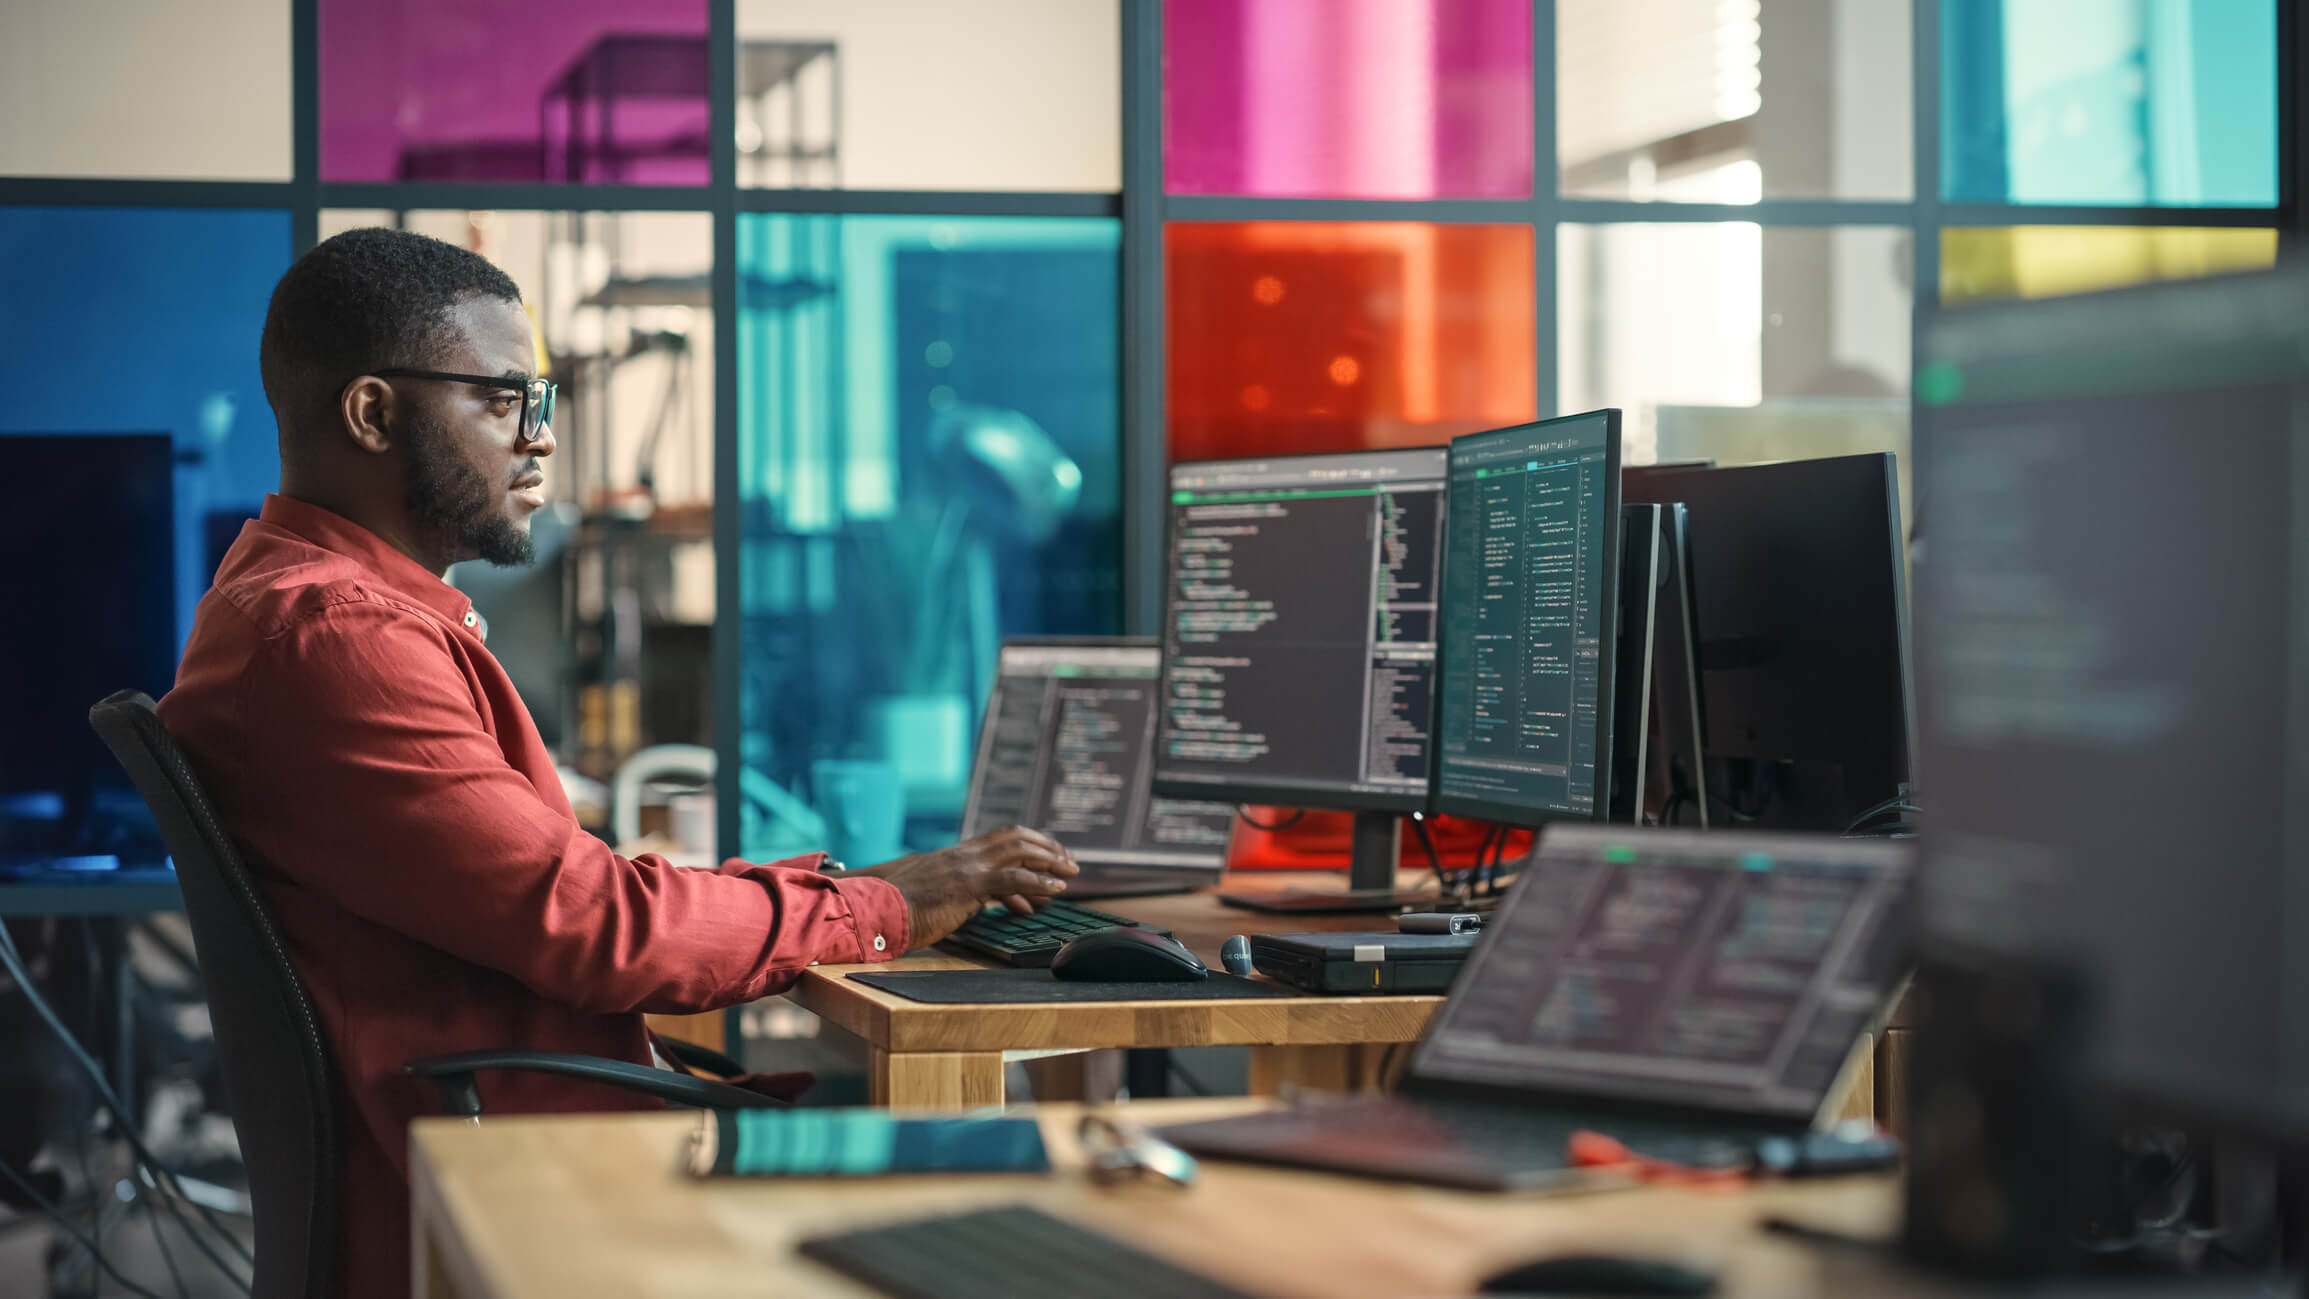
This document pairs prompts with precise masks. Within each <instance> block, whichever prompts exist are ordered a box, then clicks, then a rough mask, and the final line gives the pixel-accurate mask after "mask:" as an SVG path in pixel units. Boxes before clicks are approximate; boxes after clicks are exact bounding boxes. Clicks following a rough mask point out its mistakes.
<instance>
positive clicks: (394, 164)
mask: <svg viewBox="0 0 2309 1299" xmlns="http://www.w3.org/2000/svg"><path fill="white" fill-rule="evenodd" d="M320 21H321V68H320V80H321V178H322V179H323V180H333V181H381V180H507V181H541V180H543V181H583V182H586V183H591V184H629V185H703V184H705V183H706V172H707V161H706V142H707V136H708V131H707V120H706V70H707V59H706V3H705V0H320Z"/></svg>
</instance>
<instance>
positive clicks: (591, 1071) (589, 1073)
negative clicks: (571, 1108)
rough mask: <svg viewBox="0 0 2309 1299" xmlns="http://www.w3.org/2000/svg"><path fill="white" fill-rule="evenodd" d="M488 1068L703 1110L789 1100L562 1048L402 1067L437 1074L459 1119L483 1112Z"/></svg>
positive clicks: (442, 1058) (467, 1054) (466, 1055)
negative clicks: (482, 1082) (578, 1081)
mask: <svg viewBox="0 0 2309 1299" xmlns="http://www.w3.org/2000/svg"><path fill="white" fill-rule="evenodd" d="M483 1069H526V1070H529V1071H531V1072H533V1073H550V1074H558V1075H560V1076H562V1077H565V1078H582V1079H584V1080H585V1081H587V1082H595V1083H603V1084H606V1085H608V1086H611V1087H618V1088H622V1089H624V1090H626V1091H630V1092H640V1093H641V1094H643V1095H645V1096H655V1097H657V1098H658V1099H659V1100H666V1101H672V1102H674V1103H675V1104H677V1105H689V1106H694V1107H696V1108H698V1109H714V1110H749V1109H770V1108H774V1107H777V1106H782V1105H784V1104H785V1102H784V1101H781V1100H777V1099H776V1098H774V1097H769V1096H764V1095H762V1094H761V1093H759V1092H750V1091H747V1090H746V1089H745V1088H743V1087H732V1086H730V1085H729V1084H728V1083H725V1082H717V1081H715V1080H713V1079H711V1078H696V1077H692V1076H690V1075H689V1074H680V1073H673V1072H671V1071H669V1070H665V1069H654V1068H651V1067H650V1066H648V1065H641V1064H632V1063H629V1062H627V1061H624V1060H604V1059H602V1058H601V1057H599V1056H591V1055H573V1054H570V1053H568V1052H563V1051H512V1050H505V1051H460V1052H458V1053H456V1054H455V1055H436V1056H428V1057H426V1058H425V1059H422V1060H412V1061H410V1062H409V1063H408V1064H406V1065H403V1066H402V1072H404V1073H409V1074H414V1075H416V1076H417V1077H420V1078H430V1079H432V1080H433V1083H434V1085H435V1086H437V1087H439V1088H440V1089H441V1108H442V1109H443V1110H445V1111H447V1112H448V1113H449V1114H452V1115H455V1116H457V1117H460V1118H471V1117H475V1116H478V1115H479V1114H480V1113H481V1092H480V1089H479V1088H478V1087H477V1086H476V1085H475V1083H474V1075H475V1074H476V1073H478V1072H480V1071H481V1070H483Z"/></svg>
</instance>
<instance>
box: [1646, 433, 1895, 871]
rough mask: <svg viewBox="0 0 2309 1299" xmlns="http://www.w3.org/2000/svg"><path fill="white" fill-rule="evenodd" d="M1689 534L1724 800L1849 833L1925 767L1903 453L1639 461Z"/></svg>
mask: <svg viewBox="0 0 2309 1299" xmlns="http://www.w3.org/2000/svg"><path fill="white" fill-rule="evenodd" d="M1624 487H1625V491H1626V493H1627V499H1628V500H1629V501H1631V502H1637V501H1644V502H1655V503H1659V504H1668V503H1671V502H1681V503H1682V504H1683V505H1684V507H1685V512H1686V518H1687V526H1688V527H1689V529H1690V552H1691V553H1690V574H1689V575H1690V578H1691V581H1692V584H1693V597H1692V598H1693V605H1694V622H1695V626H1694V628H1693V630H1694V633H1695V638H1696V640H1697V643H1698V659H1699V670H1700V673H1699V674H1700V683H1699V691H1700V695H1701V696H1702V706H1703V720H1702V730H1703V732H1704V744H1705V750H1706V753H1707V756H1708V758H1709V760H1710V766H1711V773H1710V774H1711V775H1714V776H1721V777H1723V786H1724V787H1722V788H1720V789H1718V790H1716V791H1714V796H1715V798H1716V799H1717V800H1718V801H1719V803H1720V804H1722V805H1726V806H1728V807H1730V808H1734V809H1737V810H1738V812H1739V814H1740V816H1741V817H1742V818H1753V819H1754V821H1755V823H1757V824H1761V825H1773V826H1781V827H1786V828H1791V829H1808V830H1829V831H1841V830H1843V829H1844V828H1845V827H1846V826H1848V825H1849V824H1850V823H1851V821H1852V819H1853V818H1854V817H1856V816H1858V815H1859V814H1860V813H1861V812H1863V811H1866V810H1867V809H1868V808H1869V807H1871V806H1873V805H1875V804H1877V803H1878V802H1881V801H1882V800H1885V799H1888V798H1890V797H1892V796H1893V795H1894V794H1895V793H1897V792H1898V791H1899V788H1900V786H1901V784H1902V782H1904V781H1907V780H1908V779H1909V773H1910V771H1911V768H1912V764H1911V761H1910V753H1911V741H1910V735H1911V725H1910V717H1911V715H1912V713H1911V704H1910V684H1909V682H1910V676H1909V668H1908V652H1907V597H1906V594H1905V590H1904V587H1905V580H1906V579H1905V569H1906V560H1905V556H1904V554H1903V550H1904V542H1903V537H1902V531H1901V524H1900V496H1899V485H1898V479H1897V476H1896V473H1895V468H1894V462H1893V458H1892V456H1891V455H1890V454H1875V455H1856V456H1830V457H1826V458H1823V459H1818V460H1796V461H1788V462H1785V463H1781V464H1770V465H1742V466H1737V467H1733V468H1725V469H1672V470H1659V471H1654V472H1643V471H1637V470H1631V471H1629V472H1628V473H1627V474H1626V475H1625V476H1624Z"/></svg>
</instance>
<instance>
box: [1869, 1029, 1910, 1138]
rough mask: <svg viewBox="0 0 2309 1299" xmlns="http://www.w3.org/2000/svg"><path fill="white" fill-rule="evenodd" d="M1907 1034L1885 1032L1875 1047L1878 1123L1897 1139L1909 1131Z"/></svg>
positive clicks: (1902, 1031)
mask: <svg viewBox="0 0 2309 1299" xmlns="http://www.w3.org/2000/svg"><path fill="white" fill-rule="evenodd" d="M1908 1033H1909V1030H1907V1029H1905V1028H1888V1029H1885V1030H1884V1040H1883V1041H1882V1042H1879V1043H1877V1044H1876V1121H1877V1122H1879V1123H1881V1124H1883V1125H1884V1130H1885V1131H1887V1132H1890V1133H1892V1134H1893V1135H1894V1136H1901V1135H1904V1134H1905V1133H1906V1132H1907V1130H1908Z"/></svg>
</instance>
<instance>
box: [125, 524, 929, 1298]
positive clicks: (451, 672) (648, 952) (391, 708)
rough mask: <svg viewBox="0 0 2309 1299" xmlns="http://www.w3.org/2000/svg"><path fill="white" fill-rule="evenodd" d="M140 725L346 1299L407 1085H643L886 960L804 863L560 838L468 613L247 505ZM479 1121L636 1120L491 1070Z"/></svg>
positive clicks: (574, 827)
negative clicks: (179, 771)
mask: <svg viewBox="0 0 2309 1299" xmlns="http://www.w3.org/2000/svg"><path fill="white" fill-rule="evenodd" d="M160 714H161V718H162V720H163V721H164V722H165V723H166V724H167V726H168V729H169V731H170V732H171V733H172V734H173V735H174V736H175V737H176V739H177V741H178V743H180V744H181V745H182V746H183V747H184V749H185V750H186V752H187V753H188V754H189V755H190V757H191V759H192V763H193V767H194V770H195V771H196V772H197V773H198V775H199V777H200V780H201V782H202V783H203V784H204V785H205V786H206V787H207V789H208V793H209V796H210V798H211V799H213V800H214V802H215V803H216V806H217V810H218V812H219V814H220V815H221V816H222V818H223V821H224V824H225V827H226V828H227V830H228V831H229V832H230V833H231V834H232V836H233V838H234V840H235V841H236V842H237V843H238V844H239V845H240V847H241V850H242V852H243V853H244V854H245V855H246V857H247V859H248V863H249V865H250V867H251V869H252V870H253V871H254V872H255V873H256V875H257V877H258V879H259V881H260V882H261V885H262V888H263V891H264V894H265V900H266V901H267V902H268V903H269V904H270V906H271V908H272V914H273V919H274V922H275V923H276V924H277V925H278V926H279V927H280V930H281V933H282V935H283V937H284V938H285V940H286V942H287V944H288V948H289V956H290V959H291V961H292V962H293V963H294V964H295V966H296V968H297V971H298V972H299V973H300V974H301V975H302V976H303V977H304V981H305V988H306V991H307V993H308V994H309V995H310V996H311V998H312V1001H313V1007H314V1011H315V1013H316V1014H318V1015H319V1017H320V1022H321V1028H322V1031H323V1033H324V1034H325V1035H326V1037H327V1040H328V1045H329V1049H330V1053H331V1056H332V1061H333V1063H334V1064H335V1066H336V1073H337V1076H338V1078H339V1080H340V1081H341V1083H342V1090H341V1092H340V1094H339V1096H338V1104H339V1129H340V1131H341V1133H342V1135H343V1141H344V1148H345V1159H344V1187H343V1198H342V1206H341V1210H340V1221H341V1224H342V1229H341V1232H340V1236H339V1241H338V1249H339V1254H338V1257H339V1264H338V1283H337V1292H338V1294H340V1295H345V1296H363V1297H366V1296H372V1295H374V1296H385V1295H393V1296H400V1295H406V1294H407V1293H408V1284H409V1283H408V1268H409V1244H408V1229H409V1227H408V1213H409V1205H408V1180H407V1173H408V1168H407V1146H408V1126H409V1121H410V1120H411V1119H412V1118H415V1117H418V1116H420V1115H424V1114H430V1113H437V1112H438V1101H437V1099H436V1097H435V1095H434V1094H433V1092H432V1086H431V1084H430V1083H428V1082H425V1081H423V1080H421V1079H416V1078H411V1077H408V1076H406V1075H404V1074H403V1073H402V1072H401V1067H402V1066H403V1065H404V1064H406V1063H408V1062H409V1061H411V1060H414V1059H418V1058H420V1057H423V1056H431V1055H442V1054H446V1053H448V1052H453V1051H470V1050H477V1049H482V1048H489V1047H515V1048H530V1049H535V1050H542V1051H573V1052H580V1053H583V1054H587V1055H596V1056H607V1057H610V1058H613V1059H619V1060H630V1061H634V1062H637V1063H645V1064H646V1063H648V1062H649V1060H650V1054H649V1047H648V1042H647V1038H646V1036H645V1031H644V1028H643V1024H642V1018H641V1012H643V1011H653V1012H695V1011H706V1010H714V1009H718V1008H720V1007H724V1006H729V1005H732V1004H735V1003H738V1002H744V1001H748V1000H751V999H753V998H757V997H761V996H764V995H766V994H770V993H774V992H777V991H778V990H780V989H782V988H784V987H786V986H788V985H789V984H791V983H792V982H793V981H794V980H795V979H796V978H797V977H798V976H799V974H800V972H801V970H802V968H803V967H804V966H806V965H808V964H810V963H811V962H812V961H816V960H821V959H822V960H825V961H829V962H857V961H878V960H887V959H890V958H892V957H896V956H897V955H899V954H900V953H902V952H904V951H905V950H906V946H907V928H906V906H905V902H904V900H903V899H902V898H901V897H900V895H899V893H898V890H897V889H896V888H895V887H893V886H892V885H890V884H888V883H885V882H884V881H882V880H878V879H871V878H865V877H859V878H851V879H835V878H833V877H829V876H826V875H822V874H820V873H818V870H817V867H818V866H819V864H820V862H821V861H822V860H823V858H822V856H821V855H813V856H810V857H806V858H796V859H794V860H792V861H787V862H779V863H776V864H773V865H766V866H764V865H752V864H748V863H746V862H741V861H730V862H725V863H723V865H722V866H721V868H720V869H719V870H695V869H684V868H681V867H677V866H673V865H671V864H669V863H668V862H666V861H665V860H664V859H663V858H661V857H658V856H656V855H654V854H652V855H644V856H641V857H634V858H627V857H621V856H619V855H617V854H616V853H614V852H612V851H610V849H609V848H608V846H606V845H605V844H603V843H602V842H601V841H600V840H599V839H596V838H595V837H593V836H592V835H591V834H589V833H587V832H586V831H585V830H583V829H581V828H579V826H578V824H577V819H576V817H575V816H574V815H572V813H571V812H570V807H569V800H568V798H567V797H566V796H565V795H564V794H563V793H562V788H561V784H560V781H559V779H558V778H557V777H556V776H555V774H554V768H553V760H552V757H551V755H550V754H549V753H548V752H547V750H546V748H545V745H544V743H543V741H541V740H540V739H539V738H538V735H537V727H536V725H535V724H534V723H533V722H531V720H530V717H529V712H528V710H527V709H526V708H524V707H523V706H522V703H521V699H520V697H519V696H518V695H516V694H515V693H514V690H513V684H512V682H511V681H509V680H508V679H507V678H506V675H505V671H504V669H503V668H501V667H499V666H498V663H497V660H496V659H495V658H493V657H491V655H490V653H489V650H488V648H487V647H486V646H485V645H484V644H483V639H482V631H481V623H480V619H479V618H478V617H476V616H474V614H473V606H472V602H471V601H469V600H467V599H466V598H465V597H464V596H463V595H461V594H459V593H458V592H457V591H456V589H455V588H453V587H451V586H449V585H448V584H447V583H445V582H443V581H441V579H439V578H437V577H435V576H434V575H433V574H431V573H429V572H427V571H426V570H425V569H424V568H423V567H422V566H421V565H419V564H418V563H417V562H416V561H414V560H412V559H410V558H409V557H408V556H406V555H403V554H402V553H400V552H399V551H397V550H394V549H393V548H392V547H390V546H388V545H386V544H385V543H384V542H383V541H382V540H380V539H379V538H378V537H377V536H376V535H375V534H373V533H371V532H369V531H367V530H366V529H364V528H361V527H359V526H358V525H356V524H354V523H352V522H351V521H349V520H347V519H345V518H343V517H341V516H339V515H336V514H333V513H331V512H329V511H327V510H323V509H320V508H318V507H316V506H312V505H308V504H305V503H303V502H301V501H295V500H291V499H288V498H286V497H280V496H274V497H270V498H268V499H267V500H266V502H265V507H264V513H263V515H262V517H260V518H259V519H257V520H256V521H254V522H251V523H249V524H248V525H246V526H245V527H244V528H243V530H242V532H241V535H240V538H239V539H238V540H237V541H235V542H234V543H233V546H232V549H231V550H230V551H229V552H227V554H226V555H225V558H224V562H223V565H222V567H221V568H220V569H219V570H218V572H217V576H216V584H215V586H214V588H213V589H211V590H210V591H209V593H208V594H207V595H206V596H205V597H203V598H202V600H201V602H200V607H199V610H198V611H197V613H196V614H195V615H194V619H193V632H192V639H191V642H190V643H189V644H188V645H187V646H186V647H185V653H184V661H183V664H182V666H181V667H180V668H179V669H178V672H177V680H176V688H175V689H174V690H172V691H170V692H169V694H168V697H167V698H166V699H164V700H162V701H161V704H160ZM481 1099H482V1107H483V1110H484V1112H485V1113H490V1114H509V1113H523V1112H529V1113H535V1112H546V1111H569V1110H609V1109H633V1108H651V1107H654V1106H655V1104H656V1102H654V1101H650V1100H647V1099H644V1098H637V1097H635V1096H633V1095H632V1094H631V1093H627V1092H621V1091H616V1090H613V1089H610V1088H607V1087H603V1086H599V1085H595V1084H587V1083H580V1082H575V1081H571V1080H567V1079H560V1078H555V1077H552V1076H549V1075H544V1074H533V1073H523V1072H510V1071H497V1072H489V1073H484V1074H483V1075H482V1076H481ZM234 1117H235V1118H236V1120H237V1121H239V1122H241V1123H262V1122H264V1121H265V1116H264V1115H261V1114H238V1115H235V1116H234Z"/></svg>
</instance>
